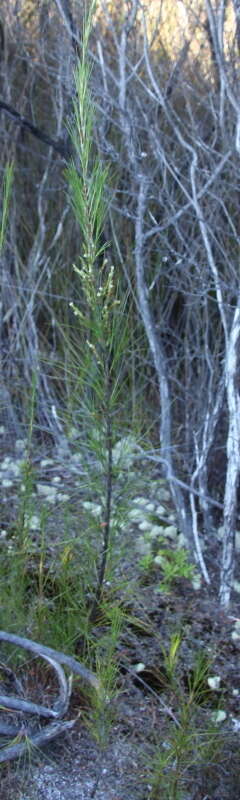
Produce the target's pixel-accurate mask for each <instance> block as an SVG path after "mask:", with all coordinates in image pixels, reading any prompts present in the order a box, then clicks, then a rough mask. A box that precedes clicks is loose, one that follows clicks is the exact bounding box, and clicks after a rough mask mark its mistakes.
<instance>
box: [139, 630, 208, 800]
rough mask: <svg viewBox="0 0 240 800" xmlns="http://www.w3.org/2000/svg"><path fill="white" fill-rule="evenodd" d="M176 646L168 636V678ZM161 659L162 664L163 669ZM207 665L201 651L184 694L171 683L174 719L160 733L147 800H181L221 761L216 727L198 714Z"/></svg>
mask: <svg viewBox="0 0 240 800" xmlns="http://www.w3.org/2000/svg"><path fill="white" fill-rule="evenodd" d="M178 646H179V637H178V634H177V635H176V637H175V635H174V637H172V642H171V646H170V650H169V656H170V659H169V664H168V667H169V668H170V672H171V671H172V668H173V672H172V676H171V677H173V675H174V672H175V667H176V657H177V652H178ZM167 660H168V659H166V658H165V665H166V666H167V663H166V662H167ZM210 666H211V662H210V661H209V660H208V659H207V658H206V656H205V655H204V654H202V653H201V652H200V653H199V654H197V658H196V661H195V664H194V666H193V669H192V671H191V676H190V678H189V682H188V688H187V691H184V689H183V687H182V686H181V684H180V683H177V682H176V680H175V691H176V695H177V717H176V721H175V722H172V721H171V722H169V723H168V725H167V730H166V733H165V734H164V745H163V746H162V745H161V748H158V747H157V750H156V753H155V756H154V760H153V771H152V778H151V785H152V790H151V794H150V797H151V800H158V798H159V797H162V798H164V800H184V798H185V797H186V793H188V790H189V788H190V786H191V785H192V784H194V783H195V784H196V778H197V780H199V779H200V780H201V776H202V778H204V774H205V772H207V771H209V774H210V773H211V767H213V768H214V765H216V763H217V762H219V760H220V758H221V752H222V745H223V740H222V738H221V736H220V735H219V728H218V725H217V724H215V723H214V721H213V719H212V718H211V717H210V719H209V720H208V721H207V722H206V716H205V715H204V714H203V715H202V712H201V707H202V703H204V702H205V700H207V697H208V683H207V679H208V675H209V670H210Z"/></svg>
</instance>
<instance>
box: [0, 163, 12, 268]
mask: <svg viewBox="0 0 240 800" xmlns="http://www.w3.org/2000/svg"><path fill="white" fill-rule="evenodd" d="M13 170H14V166H13V164H12V163H11V164H7V166H6V168H5V173H4V179H3V192H2V213H1V222H0V253H1V251H2V249H3V245H4V241H5V234H6V227H7V221H8V211H9V203H10V196H11V189H12V183H13Z"/></svg>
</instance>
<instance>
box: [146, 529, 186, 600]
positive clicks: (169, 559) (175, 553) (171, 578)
mask: <svg viewBox="0 0 240 800" xmlns="http://www.w3.org/2000/svg"><path fill="white" fill-rule="evenodd" d="M159 540H161V541H162V542H164V543H165V540H164V537H159V539H158V541H159ZM139 564H140V566H141V568H142V569H144V570H147V571H154V569H156V567H160V569H161V571H162V573H163V578H162V579H161V582H160V584H159V585H158V586H157V588H156V592H166V593H168V592H170V591H171V590H172V588H173V587H174V582H175V581H176V580H179V579H180V578H186V579H187V580H192V578H193V576H194V566H193V564H191V563H190V562H189V557H188V553H187V550H185V548H184V547H181V548H174V547H173V548H169V547H166V546H164V547H160V548H158V551H157V554H156V555H154V554H153V553H152V552H149V553H146V555H144V556H143V557H142V558H141V559H140V561H139Z"/></svg>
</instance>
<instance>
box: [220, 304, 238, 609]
mask: <svg viewBox="0 0 240 800" xmlns="http://www.w3.org/2000/svg"><path fill="white" fill-rule="evenodd" d="M239 344H240V300H239V301H238V305H237V307H236V309H235V313H234V319H233V323H232V328H231V332H230V335H229V343H228V348H227V354H226V372H225V374H226V392H227V403H228V414H229V426H228V437H227V474H226V484H225V494H224V536H223V551H222V566H221V577H220V592H219V598H220V604H221V605H222V606H225V607H226V606H228V605H229V602H230V595H231V588H232V580H233V570H234V545H235V531H236V511H237V488H238V483H239V472H240V395H239V358H238V353H237V350H238V348H239Z"/></svg>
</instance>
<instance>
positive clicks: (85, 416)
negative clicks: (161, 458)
mask: <svg viewBox="0 0 240 800" xmlns="http://www.w3.org/2000/svg"><path fill="white" fill-rule="evenodd" d="M94 8H95V3H92V4H91V6H90V11H89V15H88V17H87V20H86V22H85V27H84V32H83V41H82V55H81V59H80V61H79V63H78V67H77V70H76V73H75V88H76V99H75V101H74V123H73V125H72V127H71V128H70V133H71V138H72V144H73V150H74V156H73V159H72V163H71V164H70V166H69V168H68V169H67V170H66V175H67V180H68V183H69V187H70V193H71V199H72V205H73V209H74V212H75V216H76V219H77V221H78V223H79V226H80V229H81V234H82V252H81V255H80V257H79V262H78V264H75V265H74V272H75V275H76V276H77V278H78V281H79V299H78V302H74V301H72V302H71V303H70V306H71V309H72V311H73V314H74V315H75V318H76V324H77V325H78V326H79V329H80V333H81V337H82V338H81V337H79V338H81V340H83V342H84V345H83V353H81V354H80V353H79V354H78V361H79V363H78V374H77V394H76V395H75V397H76V405H77V415H78V423H79V421H80V425H81V429H82V452H83V453H85V465H84V466H85V467H86V472H87V475H88V486H89V489H90V491H89V502H88V509H86V503H85V512H86V511H88V522H89V531H88V532H87V531H86V533H85V538H86V537H87V538H91V536H92V535H93V540H94V533H95V542H94V541H93V547H94V548H95V552H97V555H98V558H97V575H96V581H95V591H94V599H93V602H92V607H91V611H90V617H91V619H92V620H93V619H94V617H95V615H96V612H97V608H98V605H99V602H100V600H101V598H102V594H103V585H104V581H105V577H106V568H107V562H108V559H109V555H110V551H111V547H112V541H113V534H114V532H115V531H116V527H117V524H118V522H119V520H118V521H117V516H116V511H117V506H116V503H115V502H114V487H115V485H116V480H117V478H118V477H119V475H120V467H119V469H118V466H117V465H116V464H114V461H113V447H114V443H115V441H116V439H117V435H118V438H119V434H117V424H116V420H117V416H118V414H119V415H120V409H119V398H120V395H121V393H122V390H123V382H124V369H125V361H126V342H127V317H126V298H125V299H123V300H120V299H119V292H118V284H117V279H116V274H115V269H114V266H113V265H111V264H110V263H109V261H108V258H107V255H106V251H107V245H106V244H105V243H103V241H102V240H103V228H104V220H105V215H106V200H105V186H106V181H107V176H108V170H107V169H106V168H105V167H103V165H102V163H101V161H100V159H99V158H98V156H97V155H96V154H95V152H94V146H93V123H94V113H95V112H94V104H93V99H92V95H91V91H90V75H91V70H90V65H89V59H88V44H89V36H90V32H91V23H92V16H93V13H94ZM120 435H121V434H120ZM96 499H97V508H98V515H97V514H96V512H95V511H94V502H93V501H95V503H96ZM96 535H97V536H98V539H99V538H100V542H101V545H100V547H99V542H98V541H97V543H96ZM95 562H96V558H95Z"/></svg>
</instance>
